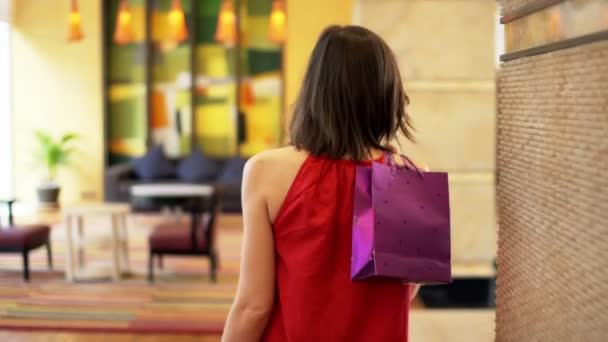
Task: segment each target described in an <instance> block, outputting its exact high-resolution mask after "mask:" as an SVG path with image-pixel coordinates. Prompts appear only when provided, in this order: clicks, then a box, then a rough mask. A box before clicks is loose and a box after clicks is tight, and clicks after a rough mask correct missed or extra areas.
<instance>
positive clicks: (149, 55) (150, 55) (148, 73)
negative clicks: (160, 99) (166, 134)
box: [144, 0, 154, 149]
mask: <svg viewBox="0 0 608 342" xmlns="http://www.w3.org/2000/svg"><path fill="white" fill-rule="evenodd" d="M153 5H154V0H146V2H145V4H144V6H145V7H146V8H145V12H146V14H145V23H144V27H145V36H144V53H145V58H146V67H145V74H144V79H145V90H144V91H145V92H146V115H145V118H146V137H145V140H146V148H147V149H148V148H150V147H151V146H152V135H151V134H150V132H151V130H152V70H153V63H154V50H153V48H154V47H153V45H152V44H153V43H152V12H153V9H152V6H153Z"/></svg>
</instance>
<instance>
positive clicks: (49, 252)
mask: <svg viewBox="0 0 608 342" xmlns="http://www.w3.org/2000/svg"><path fill="white" fill-rule="evenodd" d="M46 261H47V263H48V264H49V270H53V251H52V250H51V241H48V242H47V243H46Z"/></svg>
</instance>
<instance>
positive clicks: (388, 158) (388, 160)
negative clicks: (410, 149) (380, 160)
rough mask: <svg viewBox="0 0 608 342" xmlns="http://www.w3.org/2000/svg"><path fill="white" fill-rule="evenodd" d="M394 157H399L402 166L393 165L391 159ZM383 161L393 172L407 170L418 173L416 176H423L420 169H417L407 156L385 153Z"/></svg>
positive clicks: (393, 162) (393, 160) (393, 161)
mask: <svg viewBox="0 0 608 342" xmlns="http://www.w3.org/2000/svg"><path fill="white" fill-rule="evenodd" d="M394 155H398V156H399V157H401V160H402V161H403V166H401V165H397V164H396V163H395V159H394V157H393V156H394ZM384 161H385V163H386V164H387V165H389V166H390V167H391V169H393V170H394V169H409V170H412V171H416V172H418V174H419V175H420V176H422V175H423V174H422V170H420V168H418V166H416V164H414V162H413V161H412V160H411V159H410V158H408V157H407V156H405V155H403V154H397V153H390V152H386V153H385V156H384Z"/></svg>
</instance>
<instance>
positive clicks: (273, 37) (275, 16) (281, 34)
mask: <svg viewBox="0 0 608 342" xmlns="http://www.w3.org/2000/svg"><path fill="white" fill-rule="evenodd" d="M268 39H269V40H270V41H271V42H273V43H279V44H280V43H283V42H285V40H286V39H287V15H286V14H285V3H284V2H283V1H282V0H274V1H273V2H272V10H271V11H270V20H269V24H268Z"/></svg>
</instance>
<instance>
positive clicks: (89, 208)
mask: <svg viewBox="0 0 608 342" xmlns="http://www.w3.org/2000/svg"><path fill="white" fill-rule="evenodd" d="M63 212H64V215H65V227H66V236H67V249H68V250H67V262H66V272H65V276H66V280H68V281H76V280H91V279H98V278H105V277H107V276H108V274H107V271H105V272H104V271H101V272H100V271H99V270H97V271H91V270H87V269H86V268H84V266H85V263H84V257H85V255H84V252H85V251H84V248H85V247H86V244H85V240H84V230H85V225H84V219H85V217H91V216H109V217H110V218H111V246H112V253H111V254H112V262H111V272H110V273H111V274H110V276H111V278H112V279H113V280H119V279H120V276H121V273H122V272H126V271H128V269H129V253H128V250H129V247H128V231H127V215H128V214H129V213H130V212H131V209H130V206H129V205H128V204H118V203H99V204H86V205H78V206H72V207H67V208H64V209H63ZM74 226H75V227H76V228H77V230H78V235H77V241H75V236H74V230H73V228H74ZM75 242H76V244H75ZM75 245H76V246H75ZM75 247H76V248H75ZM75 249H76V250H77V251H75ZM76 252H77V253H78V255H77V256H76ZM75 259H77V263H78V268H76V267H75V264H76V260H75Z"/></svg>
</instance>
